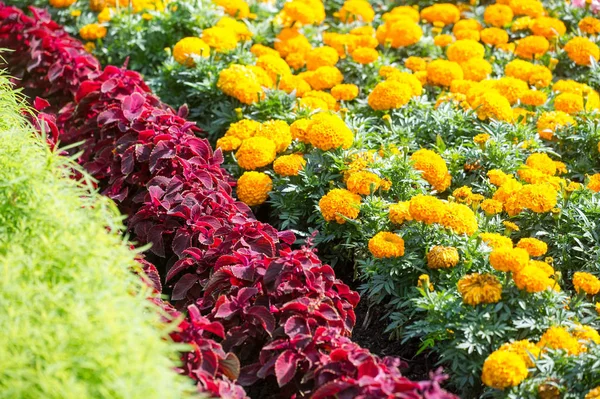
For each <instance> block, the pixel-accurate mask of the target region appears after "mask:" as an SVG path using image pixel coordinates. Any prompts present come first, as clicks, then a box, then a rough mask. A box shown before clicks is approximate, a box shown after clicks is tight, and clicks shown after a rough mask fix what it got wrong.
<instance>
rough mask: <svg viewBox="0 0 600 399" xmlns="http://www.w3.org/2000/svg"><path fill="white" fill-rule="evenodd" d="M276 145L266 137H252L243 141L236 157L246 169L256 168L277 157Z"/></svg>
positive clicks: (239, 163) (267, 163)
mask: <svg viewBox="0 0 600 399" xmlns="http://www.w3.org/2000/svg"><path fill="white" fill-rule="evenodd" d="M275 149H276V146H275V143H274V142H273V141H272V140H269V139H268V138H265V137H250V138H249V139H246V140H244V141H243V142H242V145H241V146H240V148H239V149H238V150H237V152H236V154H235V158H236V159H237V162H238V165H240V167H242V168H243V169H246V170H255V169H258V168H262V167H263V166H267V165H269V164H270V163H271V162H273V160H274V159H275V153H276V151H275Z"/></svg>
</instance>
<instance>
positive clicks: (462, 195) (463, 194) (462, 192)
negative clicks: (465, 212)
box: [452, 186, 473, 204]
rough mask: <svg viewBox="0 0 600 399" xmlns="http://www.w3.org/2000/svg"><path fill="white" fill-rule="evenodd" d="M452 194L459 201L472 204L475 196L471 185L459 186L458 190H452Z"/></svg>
mask: <svg viewBox="0 0 600 399" xmlns="http://www.w3.org/2000/svg"><path fill="white" fill-rule="evenodd" d="M452 196H453V197H454V198H455V199H456V201H457V202H459V203H467V204H470V203H471V201H470V199H471V197H472V196H473V190H472V189H471V187H467V186H462V187H459V188H457V189H456V190H454V191H452Z"/></svg>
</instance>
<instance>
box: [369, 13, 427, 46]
mask: <svg viewBox="0 0 600 399" xmlns="http://www.w3.org/2000/svg"><path fill="white" fill-rule="evenodd" d="M376 36H377V40H378V41H379V44H381V45H382V46H385V45H386V44H389V45H390V46H392V47H393V48H399V47H406V46H411V45H413V44H415V43H418V42H419V40H421V37H422V36H423V30H422V29H421V27H420V26H419V25H418V24H416V23H415V22H413V21H412V20H410V19H407V18H402V19H398V20H392V21H388V22H386V23H384V24H382V25H379V27H378V28H377V32H376Z"/></svg>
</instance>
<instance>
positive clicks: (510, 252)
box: [490, 247, 529, 273]
mask: <svg viewBox="0 0 600 399" xmlns="http://www.w3.org/2000/svg"><path fill="white" fill-rule="evenodd" d="M527 263H529V254H528V253H527V251H525V250H524V249H522V248H509V247H500V248H495V249H494V250H493V251H492V253H491V254H490V264H491V265H492V267H493V268H494V269H496V270H498V271H501V272H513V273H517V272H518V271H520V270H521V269H523V268H524V267H525V266H527Z"/></svg>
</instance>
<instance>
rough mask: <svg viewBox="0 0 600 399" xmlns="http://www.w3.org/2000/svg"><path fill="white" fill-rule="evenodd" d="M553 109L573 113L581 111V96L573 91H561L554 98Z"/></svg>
mask: <svg viewBox="0 0 600 399" xmlns="http://www.w3.org/2000/svg"><path fill="white" fill-rule="evenodd" d="M554 109H556V110H557V111H562V112H565V113H567V114H570V115H573V114H577V113H579V112H581V111H583V109H584V108H583V97H582V96H581V95H579V94H574V93H561V94H559V95H558V96H556V98H554Z"/></svg>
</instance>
